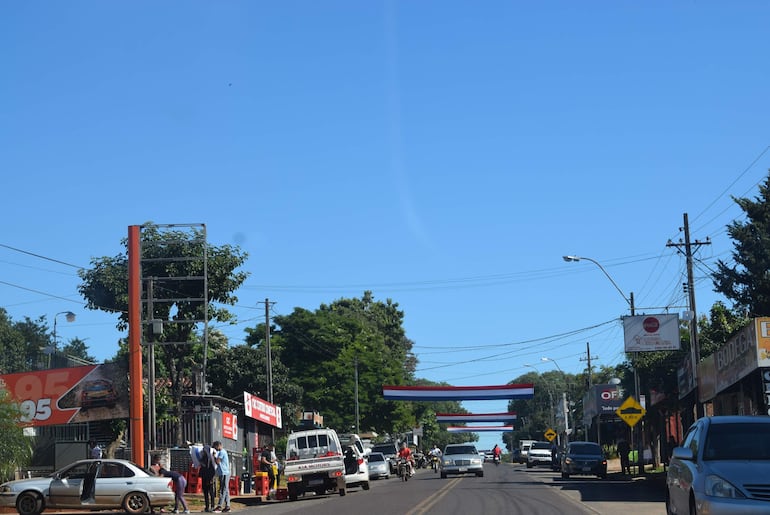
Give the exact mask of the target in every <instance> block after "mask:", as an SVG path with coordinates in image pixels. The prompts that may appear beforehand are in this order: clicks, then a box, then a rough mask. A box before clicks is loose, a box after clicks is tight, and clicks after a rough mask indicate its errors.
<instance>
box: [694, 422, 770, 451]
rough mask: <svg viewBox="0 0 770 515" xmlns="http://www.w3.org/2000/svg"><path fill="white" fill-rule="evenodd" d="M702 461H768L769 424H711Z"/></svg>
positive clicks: (769, 446)
mask: <svg viewBox="0 0 770 515" xmlns="http://www.w3.org/2000/svg"><path fill="white" fill-rule="evenodd" d="M704 445H705V447H704V449H703V459H704V460H770V424H755V423H749V424H747V423H735V424H711V426H710V427H709V430H708V435H707V436H706V441H705V444H704Z"/></svg>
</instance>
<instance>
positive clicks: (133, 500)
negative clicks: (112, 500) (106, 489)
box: [123, 492, 150, 515]
mask: <svg viewBox="0 0 770 515" xmlns="http://www.w3.org/2000/svg"><path fill="white" fill-rule="evenodd" d="M123 510H124V511H125V512H126V513H128V515H139V514H140V513H147V512H149V511H150V500H149V499H148V498H147V496H146V495H145V494H143V493H141V492H131V493H129V494H128V495H127V496H126V497H124V498H123Z"/></svg>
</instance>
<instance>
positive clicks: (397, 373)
mask: <svg viewBox="0 0 770 515" xmlns="http://www.w3.org/2000/svg"><path fill="white" fill-rule="evenodd" d="M403 316H404V314H403V312H402V311H401V310H399V309H398V304H396V303H394V302H392V301H391V300H390V299H388V300H386V301H385V302H380V301H375V300H374V298H373V295H372V293H371V292H369V291H367V292H364V295H363V296H362V297H361V298H360V299H339V300H337V301H335V302H333V303H331V304H329V305H325V304H322V305H321V306H320V307H319V308H318V309H317V310H316V311H309V310H306V309H302V308H295V310H294V311H293V312H292V313H291V314H290V315H286V316H277V317H275V318H274V323H275V325H276V327H277V328H276V330H275V331H274V338H273V339H272V340H271V342H272V343H273V344H274V348H276V349H278V352H279V354H280V356H281V360H282V362H283V363H284V364H285V365H286V367H287V369H288V373H289V374H290V376H291V378H292V380H293V381H295V382H296V383H297V384H299V386H301V387H302V389H303V391H304V397H303V408H304V409H305V410H309V411H311V410H316V411H318V412H320V413H321V414H322V415H323V416H324V417H325V422H326V423H327V425H329V426H331V427H335V428H337V429H339V430H341V431H343V430H344V431H348V430H349V429H350V428H351V427H355V423H356V418H355V396H354V390H355V369H356V364H357V366H358V394H359V395H358V397H359V414H360V428H361V430H362V431H367V430H373V431H376V432H378V433H388V434H395V433H401V432H405V431H408V430H410V429H411V428H412V427H414V424H416V422H417V421H416V419H415V416H414V413H413V409H412V407H411V406H410V405H409V403H403V402H394V401H386V400H385V399H384V398H383V396H382V385H384V384H397V385H399V384H400V385H403V384H409V382H410V381H412V380H413V371H414V368H415V364H416V360H415V359H414V355H413V354H412V352H411V348H412V342H411V341H410V340H409V339H408V338H406V336H405V331H404V329H403Z"/></svg>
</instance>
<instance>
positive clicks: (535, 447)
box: [527, 442, 553, 469]
mask: <svg viewBox="0 0 770 515" xmlns="http://www.w3.org/2000/svg"><path fill="white" fill-rule="evenodd" d="M552 447H553V445H551V443H550V442H535V443H533V444H532V445H531V446H530V447H529V452H527V468H528V469H531V468H532V467H536V466H538V465H546V466H548V467H550V466H551V461H552V458H551V448H552Z"/></svg>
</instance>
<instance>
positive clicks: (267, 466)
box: [259, 443, 275, 496]
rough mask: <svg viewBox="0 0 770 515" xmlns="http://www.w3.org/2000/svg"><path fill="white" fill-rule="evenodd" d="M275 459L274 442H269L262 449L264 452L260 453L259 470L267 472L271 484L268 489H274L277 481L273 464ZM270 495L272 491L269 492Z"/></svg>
mask: <svg viewBox="0 0 770 515" xmlns="http://www.w3.org/2000/svg"><path fill="white" fill-rule="evenodd" d="M274 463H275V461H273V444H272V443H269V444H267V445H265V448H264V449H262V454H260V455H259V470H260V471H261V472H267V477H268V484H269V485H270V486H269V487H268V490H273V489H274V488H275V487H274V486H273V484H274V482H275V471H274V470H273V464H274ZM269 495H270V492H268V496H269Z"/></svg>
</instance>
